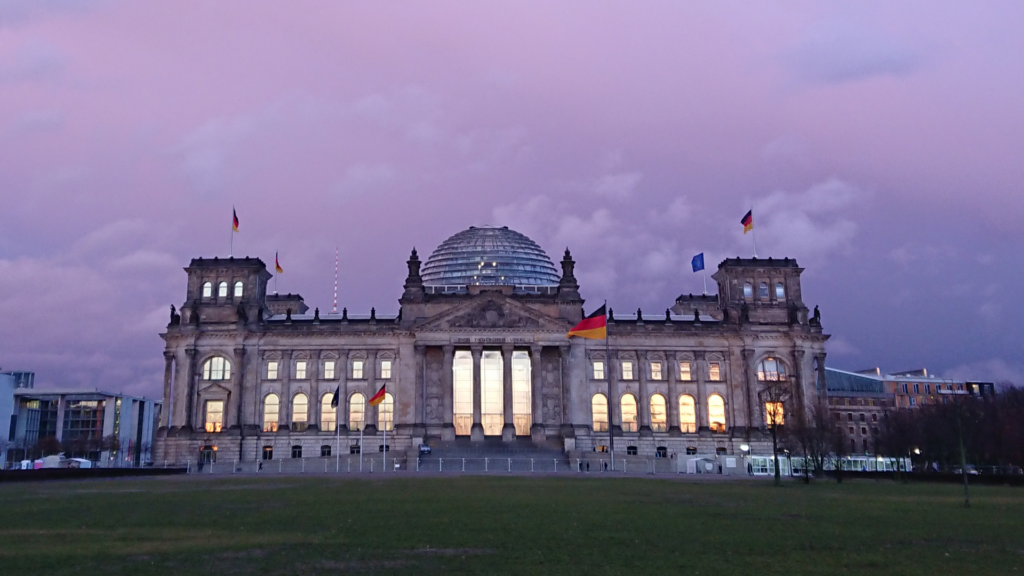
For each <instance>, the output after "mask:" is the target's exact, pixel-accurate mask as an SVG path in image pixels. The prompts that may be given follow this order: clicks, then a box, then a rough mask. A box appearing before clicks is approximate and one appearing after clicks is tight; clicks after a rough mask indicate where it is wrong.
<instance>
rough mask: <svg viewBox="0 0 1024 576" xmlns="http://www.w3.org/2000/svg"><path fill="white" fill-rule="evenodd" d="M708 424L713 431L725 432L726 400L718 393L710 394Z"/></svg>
mask: <svg viewBox="0 0 1024 576" xmlns="http://www.w3.org/2000/svg"><path fill="white" fill-rule="evenodd" d="M708 425H709V426H710V427H711V431H712V432H725V400H723V399H722V397H721V396H719V395H718V394H712V395H711V396H708Z"/></svg>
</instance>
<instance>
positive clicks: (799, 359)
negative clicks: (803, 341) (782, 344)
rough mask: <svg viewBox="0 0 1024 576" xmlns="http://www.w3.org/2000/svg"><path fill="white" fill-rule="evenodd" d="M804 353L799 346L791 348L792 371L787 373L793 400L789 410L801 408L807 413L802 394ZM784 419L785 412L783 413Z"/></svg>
mask: <svg viewBox="0 0 1024 576" xmlns="http://www.w3.org/2000/svg"><path fill="white" fill-rule="evenodd" d="M804 354H805V352H804V351H803V350H800V349H799V348H797V349H795V350H793V373H792V374H790V375H789V378H790V380H789V387H790V388H789V390H790V393H791V394H792V398H793V401H792V403H791V407H787V409H789V410H803V411H804V413H805V414H806V413H807V398H806V396H805V395H804ZM783 419H785V413H783Z"/></svg>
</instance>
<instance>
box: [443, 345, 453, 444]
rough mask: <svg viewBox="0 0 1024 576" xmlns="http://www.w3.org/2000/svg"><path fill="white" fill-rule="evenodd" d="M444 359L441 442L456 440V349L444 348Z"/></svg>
mask: <svg viewBox="0 0 1024 576" xmlns="http://www.w3.org/2000/svg"><path fill="white" fill-rule="evenodd" d="M441 350H442V351H443V352H444V358H443V359H442V362H441V383H442V384H441V385H442V388H443V390H442V391H441V396H442V398H443V401H444V408H443V409H442V410H443V411H442V420H443V422H444V424H442V426H441V440H455V424H454V416H455V384H454V382H455V374H454V373H453V372H452V365H453V363H454V360H455V347H454V346H451V345H449V346H442V347H441Z"/></svg>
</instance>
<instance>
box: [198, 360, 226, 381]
mask: <svg viewBox="0 0 1024 576" xmlns="http://www.w3.org/2000/svg"><path fill="white" fill-rule="evenodd" d="M230 379H231V363H230V362H228V361H227V359H226V358H224V357H223V356H214V357H213V358H210V359H209V360H207V361H206V362H203V380H230Z"/></svg>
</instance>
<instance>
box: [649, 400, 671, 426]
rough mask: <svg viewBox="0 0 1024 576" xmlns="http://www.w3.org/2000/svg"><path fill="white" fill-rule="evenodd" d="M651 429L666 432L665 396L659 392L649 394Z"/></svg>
mask: <svg viewBox="0 0 1024 576" xmlns="http://www.w3.org/2000/svg"><path fill="white" fill-rule="evenodd" d="M651 430H653V431H655V432H668V415H667V414H666V413H665V397H664V396H662V395H661V394H655V395H654V396H651Z"/></svg>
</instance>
